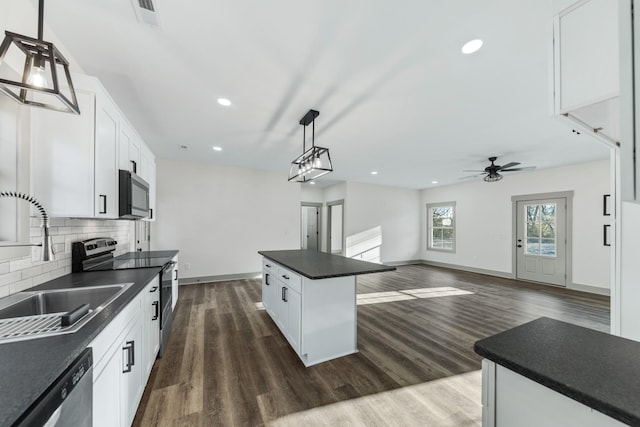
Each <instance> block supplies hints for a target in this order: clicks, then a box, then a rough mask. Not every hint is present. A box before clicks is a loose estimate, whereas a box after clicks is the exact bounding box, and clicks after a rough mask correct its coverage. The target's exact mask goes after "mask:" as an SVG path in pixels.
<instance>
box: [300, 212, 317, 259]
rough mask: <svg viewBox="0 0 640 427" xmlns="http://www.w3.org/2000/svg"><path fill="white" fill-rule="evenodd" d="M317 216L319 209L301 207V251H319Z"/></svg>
mask: <svg viewBox="0 0 640 427" xmlns="http://www.w3.org/2000/svg"><path fill="white" fill-rule="evenodd" d="M319 216H320V208H318V207H317V206H302V221H301V224H302V249H313V250H316V251H319V250H320V239H319V230H318V218H319Z"/></svg>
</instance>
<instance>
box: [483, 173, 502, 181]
mask: <svg viewBox="0 0 640 427" xmlns="http://www.w3.org/2000/svg"><path fill="white" fill-rule="evenodd" d="M501 179H502V175H500V174H499V173H496V174H489V175H487V176H485V177H484V181H485V182H497V181H500V180H501Z"/></svg>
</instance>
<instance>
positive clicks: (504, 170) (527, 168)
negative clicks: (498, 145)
mask: <svg viewBox="0 0 640 427" xmlns="http://www.w3.org/2000/svg"><path fill="white" fill-rule="evenodd" d="M535 168H536V167H535V166H526V167H523V168H511V169H500V172H515V171H529V170H532V169H535Z"/></svg>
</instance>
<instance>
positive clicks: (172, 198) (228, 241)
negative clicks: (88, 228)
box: [151, 158, 300, 278]
mask: <svg viewBox="0 0 640 427" xmlns="http://www.w3.org/2000/svg"><path fill="white" fill-rule="evenodd" d="M156 168H157V178H156V179H157V184H158V193H157V219H156V221H155V223H153V225H152V229H151V231H152V237H151V242H152V244H151V246H152V250H160V249H178V250H180V271H181V277H183V278H190V277H207V276H221V275H234V274H245V273H256V272H259V271H260V270H261V264H260V262H261V261H260V259H261V258H260V256H259V255H258V253H257V252H258V251H259V250H279V249H299V248H300V185H299V184H295V183H291V182H288V181H287V180H286V177H285V178H283V176H282V174H280V173H275V172H266V171H258V170H251V169H244V168H236V167H224V166H215V165H208V164H204V163H195V162H184V161H176V160H169V159H164V158H158V159H156Z"/></svg>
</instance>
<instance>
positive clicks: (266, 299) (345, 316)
mask: <svg viewBox="0 0 640 427" xmlns="http://www.w3.org/2000/svg"><path fill="white" fill-rule="evenodd" d="M262 272H263V274H262V304H263V305H264V308H265V310H266V312H267V313H268V314H269V316H271V318H272V319H273V321H274V322H275V324H276V326H278V329H280V332H282V335H284V337H285V338H286V339H287V341H288V342H289V344H290V345H291V348H293V350H294V351H295V352H296V354H297V355H298V357H300V359H301V360H302V363H304V365H305V366H311V365H315V364H318V363H321V362H325V361H327V360H331V359H335V358H336V357H341V356H346V355H347V354H352V353H355V352H357V351H358V350H357V347H356V334H357V331H356V288H355V277H354V276H345V277H332V278H327V279H319V280H312V279H308V278H306V277H302V276H300V275H299V274H296V273H294V272H292V271H290V270H288V269H287V268H285V267H282V266H280V265H278V264H276V263H274V262H273V261H271V260H268V259H266V258H265V259H264V261H263V268H262Z"/></svg>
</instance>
